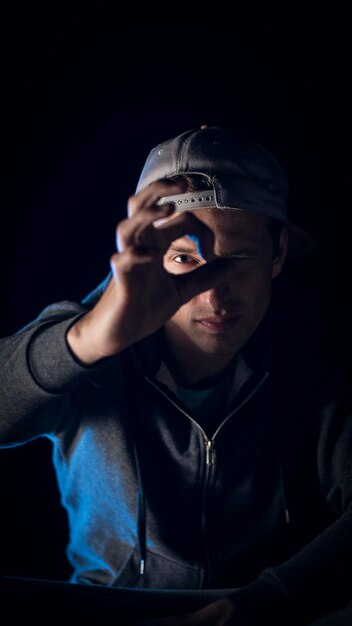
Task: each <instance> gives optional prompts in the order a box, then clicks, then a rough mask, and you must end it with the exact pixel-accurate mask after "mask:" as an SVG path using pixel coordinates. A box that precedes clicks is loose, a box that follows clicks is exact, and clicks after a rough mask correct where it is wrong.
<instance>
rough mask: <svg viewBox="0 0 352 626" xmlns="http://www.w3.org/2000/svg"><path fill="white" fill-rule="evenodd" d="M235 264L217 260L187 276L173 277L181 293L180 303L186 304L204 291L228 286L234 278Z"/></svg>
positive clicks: (231, 261) (232, 261) (229, 261)
mask: <svg viewBox="0 0 352 626" xmlns="http://www.w3.org/2000/svg"><path fill="white" fill-rule="evenodd" d="M234 263H236V261H234V260H233V259H232V260H228V259H216V260H215V261H213V262H212V263H206V264H204V265H202V266H201V267H199V268H197V269H195V270H193V271H192V272H187V273H186V274H178V275H173V278H174V281H175V283H176V286H177V290H178V292H179V298H180V303H181V305H182V304H185V302H188V301H189V300H191V298H193V297H194V296H196V295H197V294H198V293H202V291H207V290H208V289H212V288H215V287H218V286H220V285H223V284H226V283H227V282H228V281H229V279H230V278H231V277H232V276H233V272H234Z"/></svg>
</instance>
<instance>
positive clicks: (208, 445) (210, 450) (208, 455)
mask: <svg viewBox="0 0 352 626" xmlns="http://www.w3.org/2000/svg"><path fill="white" fill-rule="evenodd" d="M205 462H206V465H213V462H214V442H213V441H212V439H207V441H206V442H205Z"/></svg>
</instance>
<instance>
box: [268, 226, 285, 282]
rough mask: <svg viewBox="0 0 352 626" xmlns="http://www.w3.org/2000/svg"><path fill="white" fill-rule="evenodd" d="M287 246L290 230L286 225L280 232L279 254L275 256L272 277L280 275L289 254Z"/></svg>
mask: <svg viewBox="0 0 352 626" xmlns="http://www.w3.org/2000/svg"><path fill="white" fill-rule="evenodd" d="M287 247H288V230H287V228H286V226H284V228H283V229H282V231H281V233H280V242H279V254H278V255H277V256H276V257H275V258H274V261H273V267H272V272H271V277H272V278H276V276H278V275H279V274H280V272H281V270H282V268H283V266H284V263H285V259H286V256H287Z"/></svg>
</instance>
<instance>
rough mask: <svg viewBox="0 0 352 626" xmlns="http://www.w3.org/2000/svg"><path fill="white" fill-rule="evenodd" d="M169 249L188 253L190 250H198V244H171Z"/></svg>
mask: <svg viewBox="0 0 352 626" xmlns="http://www.w3.org/2000/svg"><path fill="white" fill-rule="evenodd" d="M169 250H173V251H174V252H181V253H183V254H187V253H188V252H195V251H196V252H198V250H197V246H195V245H194V246H176V245H174V244H171V245H170V247H169Z"/></svg>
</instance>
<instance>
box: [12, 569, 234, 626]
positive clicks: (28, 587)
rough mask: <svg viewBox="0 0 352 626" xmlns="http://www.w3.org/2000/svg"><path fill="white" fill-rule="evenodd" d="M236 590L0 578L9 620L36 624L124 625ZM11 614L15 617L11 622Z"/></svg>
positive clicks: (175, 612)
mask: <svg viewBox="0 0 352 626" xmlns="http://www.w3.org/2000/svg"><path fill="white" fill-rule="evenodd" d="M231 592H232V590H231V589H230V590H226V589H224V590H221V589H219V590H204V591H200V590H199V591H197V590H194V591H187V590H159V589H153V590H151V589H129V588H120V589H117V588H111V587H110V588H107V587H99V586H98V585H70V584H68V583H62V582H56V581H43V580H34V579H28V580H26V579H21V578H10V577H9V578H7V577H0V595H1V605H2V607H1V608H2V615H3V616H4V615H5V616H6V617H5V622H3V623H4V624H6V625H7V624H10V623H17V621H16V622H13V621H11V620H14V619H16V620H18V619H20V618H21V619H22V618H25V619H26V620H29V621H33V620H34V623H36V624H38V623H39V624H49V623H50V624H60V623H63V622H65V623H66V621H67V620H68V622H69V623H73V621H72V620H77V621H78V623H81V621H79V620H82V623H83V621H84V622H85V623H88V624H91V623H92V621H95V620H96V623H99V624H106V625H109V624H112V625H114V626H121V625H122V624H123V625H126V626H127V625H128V624H131V625H132V624H134V623H135V621H136V620H137V619H138V618H149V619H151V618H153V617H155V618H157V617H160V616H167V615H169V616H170V615H178V614H182V613H188V612H191V611H196V610H197V609H200V608H202V607H203V606H206V605H207V604H209V603H210V602H214V601H215V600H217V599H219V598H221V597H224V595H227V594H229V593H231ZM6 618H7V619H8V620H9V621H6Z"/></svg>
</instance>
